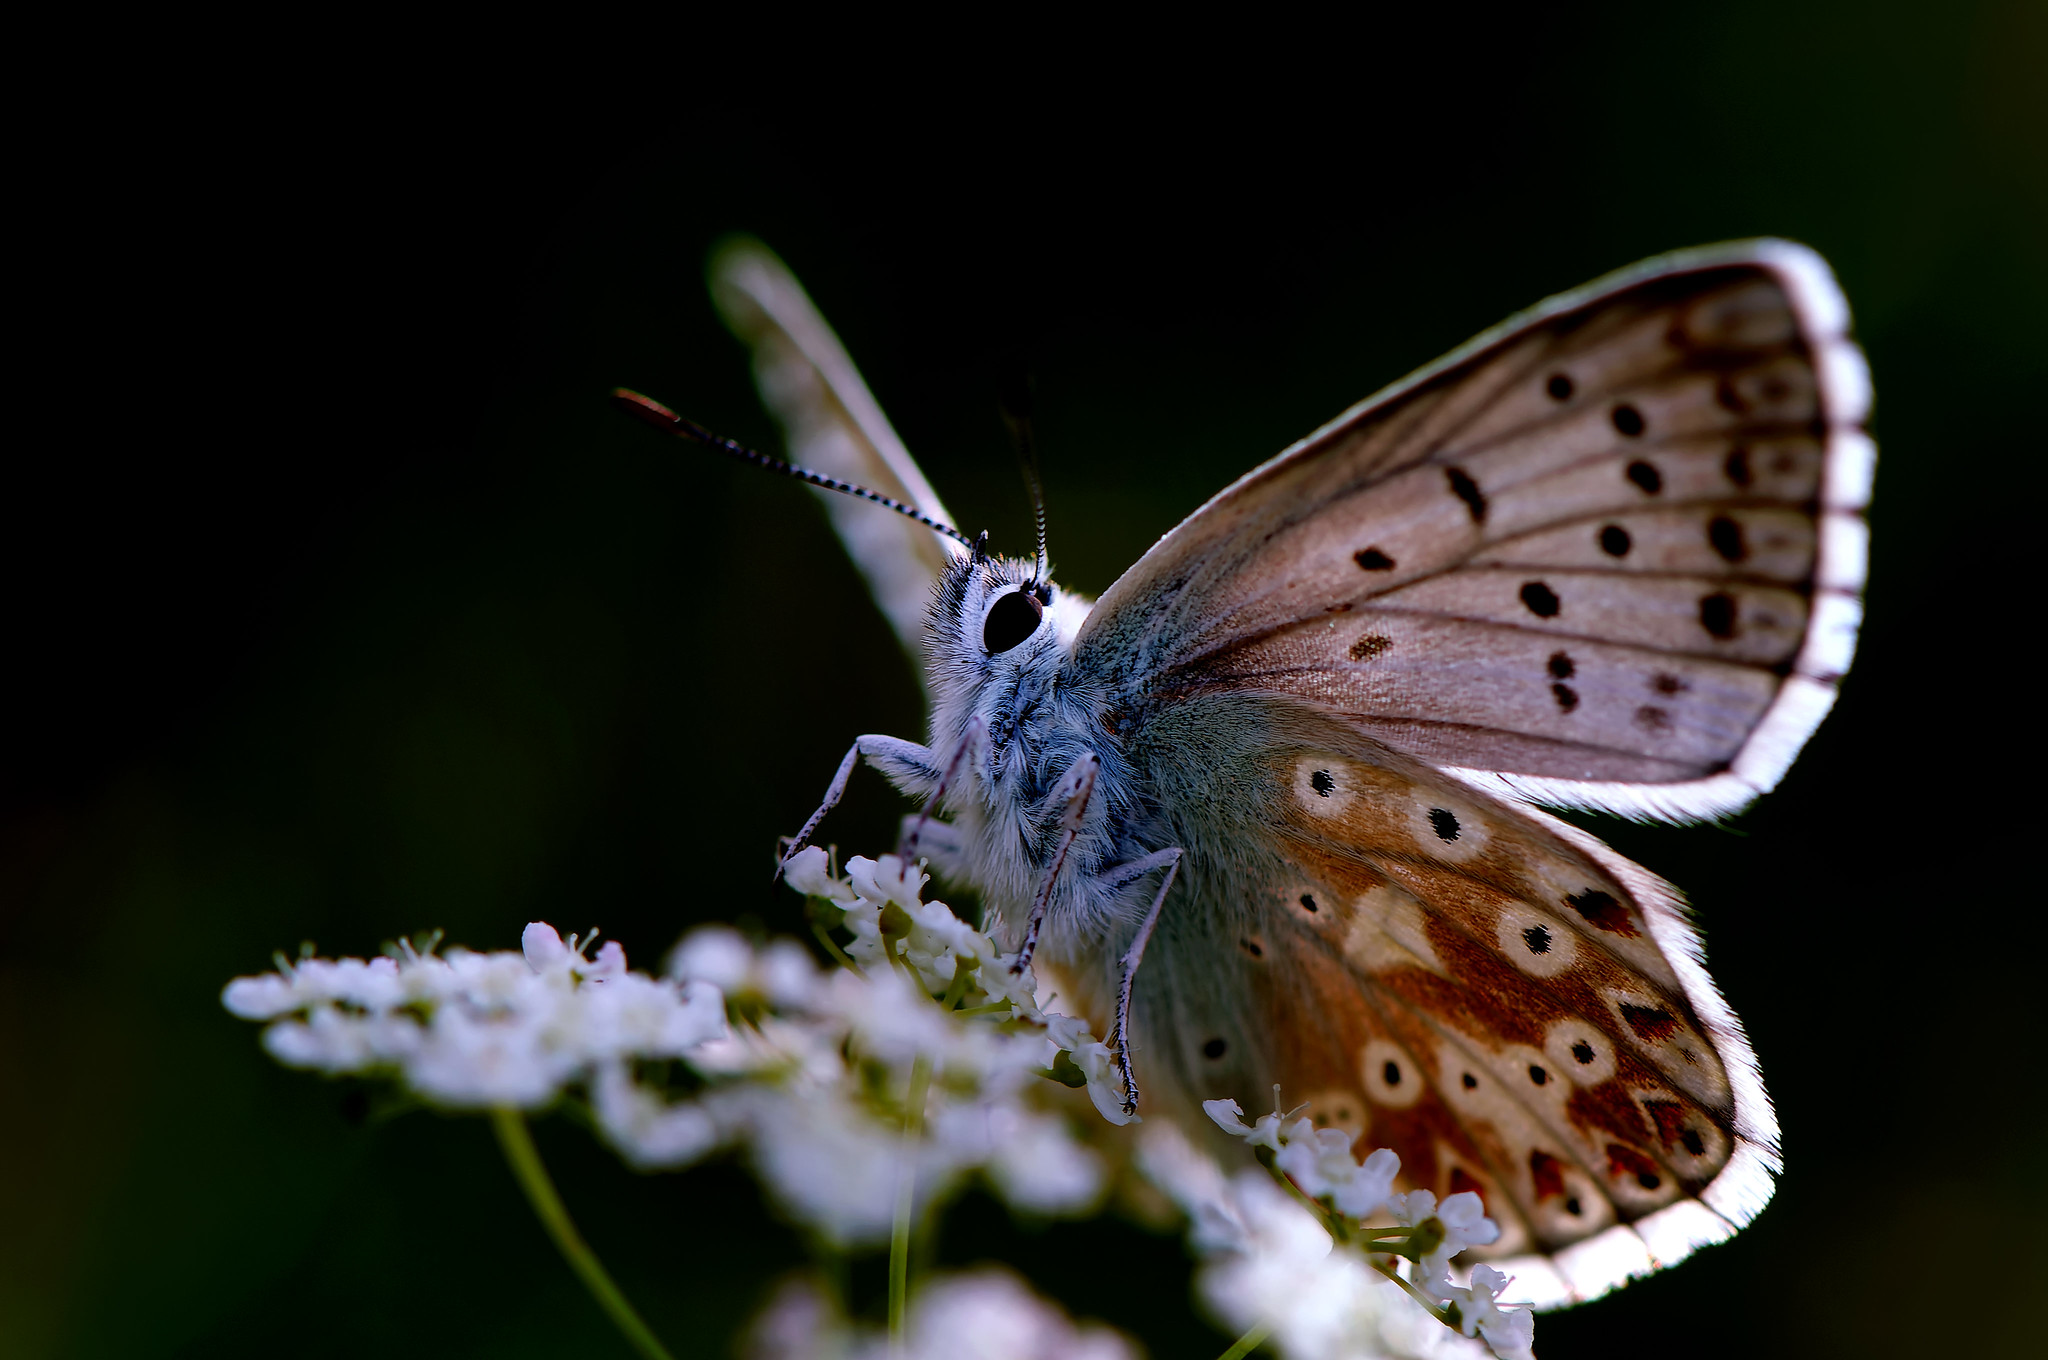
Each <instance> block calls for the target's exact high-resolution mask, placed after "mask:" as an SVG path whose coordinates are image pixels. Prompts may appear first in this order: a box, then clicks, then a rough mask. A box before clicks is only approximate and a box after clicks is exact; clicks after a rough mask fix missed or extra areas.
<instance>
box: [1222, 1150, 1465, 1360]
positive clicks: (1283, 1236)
mask: <svg viewBox="0 0 2048 1360" xmlns="http://www.w3.org/2000/svg"><path fill="white" fill-rule="evenodd" d="M1229 1194H1230V1196H1231V1199H1232V1200H1233V1202H1234V1204H1235V1208H1236V1212H1237V1216H1238V1219H1239V1221H1240V1222H1242V1223H1243V1224H1244V1225H1245V1229H1246V1238H1245V1243H1244V1246H1243V1248H1242V1249H1241V1250H1238V1251H1234V1252H1225V1253H1220V1254H1217V1255H1214V1256H1212V1257H1210V1259H1209V1260H1208V1261H1207V1262H1205V1263H1204V1265H1203V1266H1202V1269H1201V1272H1200V1274H1199V1276H1198V1278H1197V1287H1198V1289H1199V1291H1200V1294H1201V1297H1202V1299H1203V1301H1204V1302H1205V1303H1207V1304H1208V1306H1209V1307H1210V1308H1211V1309H1212V1310H1213V1311H1214V1312H1215V1313H1216V1314H1217V1315H1218V1317H1220V1318H1222V1319H1223V1320H1224V1321H1225V1322H1226V1323H1227V1324H1228V1325H1229V1326H1231V1327H1233V1328H1236V1329H1238V1330H1244V1329H1247V1328H1249V1327H1251V1326H1252V1325H1253V1324H1255V1323H1258V1322H1265V1323H1267V1324H1268V1325H1270V1326H1271V1327H1272V1344H1273V1345H1274V1346H1275V1347H1276V1348H1277V1349H1278V1350H1279V1351H1280V1353H1281V1354H1283V1355H1285V1356H1287V1357H1289V1360H1339V1357H1343V1358H1344V1360H1350V1358H1351V1357H1361V1356H1411V1357H1434V1356H1450V1355H1474V1356H1476V1355H1479V1354H1483V1352H1482V1351H1480V1350H1479V1348H1477V1347H1475V1346H1472V1344H1471V1343H1470V1342H1467V1341H1464V1340H1463V1339H1462V1338H1460V1337H1458V1336H1457V1335H1456V1334H1455V1333H1453V1332H1451V1331H1450V1330H1449V1329H1448V1328H1446V1327H1444V1326H1443V1325H1442V1324H1441V1323H1439V1322H1437V1321H1436V1320H1435V1319H1433V1318H1430V1317H1429V1316H1428V1315H1427V1314H1426V1313H1424V1312H1423V1311H1422V1309H1421V1308H1420V1307H1419V1306H1418V1305H1417V1304H1416V1302H1415V1301H1414V1300H1413V1299H1411V1298H1409V1297H1408V1296H1407V1295H1406V1294H1405V1293H1403V1292H1402V1290H1401V1287H1400V1286H1399V1285H1397V1284H1395V1283H1394V1282H1393V1281H1391V1280H1388V1279H1387V1278H1386V1277H1385V1276H1383V1275H1381V1274H1380V1273H1379V1272H1378V1271H1376V1270H1374V1269H1373V1268H1372V1266H1371V1265H1370V1264H1369V1263H1368V1262H1367V1261H1366V1258H1365V1257H1364V1256H1363V1255H1362V1254H1361V1253H1359V1252H1357V1251H1354V1250H1352V1249H1351V1248H1349V1247H1333V1246H1332V1245H1331V1242H1330V1236H1329V1234H1328V1233H1327V1232H1326V1231H1324V1229H1323V1226H1322V1224H1321V1223H1319V1222H1317V1221H1316V1219H1315V1216H1314V1215H1312V1214H1310V1213H1309V1212H1308V1211H1307V1210H1306V1209H1304V1208H1303V1207H1302V1206H1301V1205H1300V1204H1299V1203H1298V1202H1296V1201H1295V1200H1294V1199H1292V1198H1290V1197H1289V1196H1288V1194H1287V1192H1286V1191H1284V1190H1283V1189H1281V1188H1280V1187H1279V1186H1278V1185H1276V1184H1274V1183H1273V1180H1272V1178H1271V1177H1269V1176H1268V1175H1267V1174H1266V1173H1265V1172H1263V1171H1244V1172H1240V1173H1239V1174H1238V1175H1237V1176H1236V1177H1234V1178H1233V1179H1232V1180H1231V1182H1230V1184H1229ZM1418 1318H1419V1319H1420V1320H1421V1321H1423V1322H1426V1323H1427V1324H1428V1325H1427V1327H1424V1328H1415V1327H1413V1326H1412V1325H1411V1324H1412V1321H1413V1320H1414V1319H1418Z"/></svg>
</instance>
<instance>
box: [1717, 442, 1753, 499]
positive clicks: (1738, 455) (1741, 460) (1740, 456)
mask: <svg viewBox="0 0 2048 1360" xmlns="http://www.w3.org/2000/svg"><path fill="white" fill-rule="evenodd" d="M1721 471H1723V472H1725V473H1727V474H1728V480H1729V481H1731V482H1733V483H1735V485H1737V486H1739V487H1745V488H1746V487H1748V485H1749V484H1750V482H1751V481H1752V480H1753V479H1754V474H1752V473H1751V472H1750V470H1749V445H1747V444H1737V445H1736V446H1735V447H1734V448H1732V449H1730V450H1728V461H1727V462H1725V463H1723V464H1721Z"/></svg>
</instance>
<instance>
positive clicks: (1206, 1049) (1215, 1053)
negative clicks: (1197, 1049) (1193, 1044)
mask: <svg viewBox="0 0 2048 1360" xmlns="http://www.w3.org/2000/svg"><path fill="white" fill-rule="evenodd" d="M1229 1051H1230V1045H1229V1044H1226V1043H1224V1042H1223V1041H1222V1040H1221V1039H1211V1040H1210V1041H1209V1042H1208V1043H1206V1044H1203V1045H1202V1056H1203V1057H1205V1058H1207V1059H1208V1060H1209V1061H1210V1062H1214V1061H1216V1059H1218V1058H1220V1057H1222V1056H1223V1055H1224V1054H1225V1053H1227V1052H1229Z"/></svg>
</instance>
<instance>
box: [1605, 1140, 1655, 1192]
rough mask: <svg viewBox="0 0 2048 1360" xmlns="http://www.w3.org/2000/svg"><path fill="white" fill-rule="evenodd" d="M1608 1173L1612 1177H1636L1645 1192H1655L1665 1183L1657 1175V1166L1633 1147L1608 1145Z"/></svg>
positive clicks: (1637, 1182)
mask: <svg viewBox="0 0 2048 1360" xmlns="http://www.w3.org/2000/svg"><path fill="white" fill-rule="evenodd" d="M1607 1172H1608V1174H1609V1175H1611V1176H1634V1177H1635V1178H1636V1184H1637V1185H1640V1186H1642V1187H1643V1189H1645V1190H1655V1189H1656V1188H1657V1187H1658V1186H1660V1185H1662V1184H1663V1183H1664V1179H1663V1177H1661V1176H1659V1175H1658V1174H1657V1164H1656V1163H1655V1162H1653V1161H1651V1160H1650V1159H1649V1158H1648V1157H1645V1156H1644V1155H1643V1154H1642V1153H1640V1152H1637V1151H1636V1150H1635V1149H1634V1148H1632V1147H1623V1146H1622V1145H1621V1144H1620V1143H1609V1144H1608V1145H1607Z"/></svg>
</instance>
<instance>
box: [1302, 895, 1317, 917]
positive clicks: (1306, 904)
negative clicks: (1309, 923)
mask: <svg viewBox="0 0 2048 1360" xmlns="http://www.w3.org/2000/svg"><path fill="white" fill-rule="evenodd" d="M1301 906H1302V909H1303V910H1304V911H1306V912H1307V913H1308V914H1309V915H1311V916H1313V915H1315V914H1316V899H1315V894H1314V893H1303V894H1302V895H1301Z"/></svg>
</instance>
